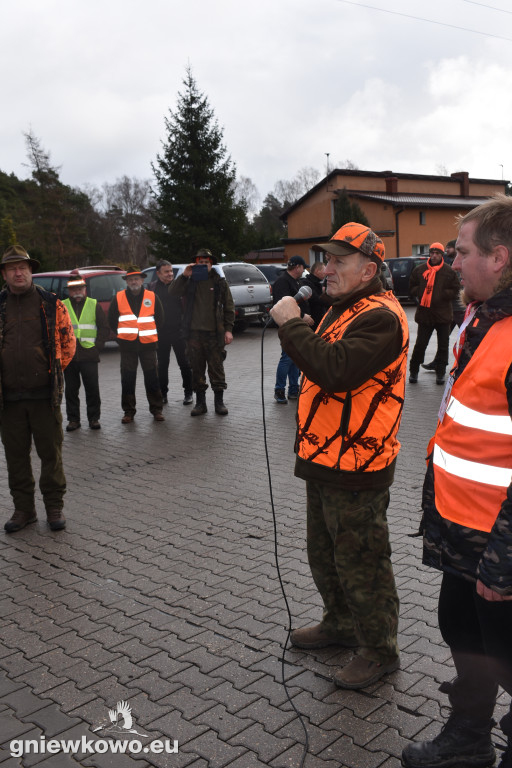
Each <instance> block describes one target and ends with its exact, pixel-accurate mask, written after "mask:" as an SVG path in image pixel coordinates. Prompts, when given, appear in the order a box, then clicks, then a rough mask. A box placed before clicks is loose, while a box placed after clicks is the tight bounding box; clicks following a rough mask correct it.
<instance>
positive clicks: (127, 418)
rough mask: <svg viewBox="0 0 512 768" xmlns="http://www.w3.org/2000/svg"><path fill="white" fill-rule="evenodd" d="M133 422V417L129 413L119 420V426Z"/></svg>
mask: <svg viewBox="0 0 512 768" xmlns="http://www.w3.org/2000/svg"><path fill="white" fill-rule="evenodd" d="M132 421H133V415H132V414H131V413H125V415H124V416H123V418H122V419H121V424H131V423H132Z"/></svg>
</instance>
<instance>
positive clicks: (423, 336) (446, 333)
mask: <svg viewBox="0 0 512 768" xmlns="http://www.w3.org/2000/svg"><path fill="white" fill-rule="evenodd" d="M434 331H436V333H437V352H436V356H435V361H436V371H439V373H444V372H445V370H446V366H447V365H448V346H449V343H450V323H436V324H435V325H426V324H425V323H418V335H417V337H416V344H415V345H414V349H413V351H412V355H411V360H410V362H409V368H410V370H411V371H413V372H415V373H417V372H418V371H419V368H420V365H421V363H423V362H424V360H425V352H426V349H427V347H428V343H429V341H430V337H431V336H432V334H433V333H434Z"/></svg>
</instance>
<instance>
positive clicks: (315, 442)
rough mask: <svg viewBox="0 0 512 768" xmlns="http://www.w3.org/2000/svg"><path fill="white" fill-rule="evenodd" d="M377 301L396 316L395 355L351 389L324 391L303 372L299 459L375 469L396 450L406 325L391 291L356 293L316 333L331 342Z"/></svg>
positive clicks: (377, 305) (340, 467)
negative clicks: (399, 335)
mask: <svg viewBox="0 0 512 768" xmlns="http://www.w3.org/2000/svg"><path fill="white" fill-rule="evenodd" d="M381 307H382V308H386V309H389V310H390V311H391V312H393V314H395V315H396V316H397V317H398V319H399V321H400V325H401V328H402V340H403V341H402V348H401V351H400V354H399V356H398V357H397V359H396V360H395V361H394V362H393V363H391V365H389V366H387V368H384V369H383V370H382V371H379V372H378V373H377V374H375V376H373V377H372V378H371V379H370V380H369V381H366V382H364V384H362V385H361V386H360V387H358V388H357V389H354V390H352V391H351V392H333V393H331V392H325V391H324V390H322V389H321V388H320V387H319V386H318V385H317V384H314V383H313V382H312V381H310V380H309V379H308V378H307V376H305V375H304V376H303V377H302V382H301V389H300V396H299V404H298V410H297V423H298V430H297V443H296V451H297V455H298V456H299V457H300V458H301V459H305V460H306V461H312V462H314V463H315V464H321V465H323V466H325V467H330V468H331V469H336V470H344V471H346V472H378V471H379V470H382V469H384V468H385V467H387V466H388V465H389V464H391V462H392V461H393V459H394V458H395V457H396V455H397V454H398V451H399V449H400V443H399V442H398V439H397V433H398V427H399V426H400V418H401V415H402V407H403V402H404V393H405V378H406V369H407V350H408V348H409V329H408V325H407V318H406V316H405V313H404V311H403V309H402V307H401V306H400V304H399V303H398V301H397V299H396V298H395V297H394V296H393V294H392V293H391V292H386V293H380V294H376V295H373V296H369V297H367V298H364V299H361V301H359V302H357V304H355V305H353V306H351V307H349V308H348V309H347V310H346V311H345V312H343V314H342V315H341V316H340V317H339V318H337V319H336V320H334V321H333V322H332V323H331V324H330V325H327V326H326V327H325V328H324V329H323V330H322V332H321V334H320V335H321V336H322V338H323V339H325V340H326V341H328V342H329V343H331V344H334V343H336V342H337V341H340V340H341V339H343V336H344V335H345V333H346V332H347V330H348V329H349V328H350V326H351V325H352V323H353V322H354V321H355V320H357V319H358V318H359V317H361V315H362V314H364V313H365V312H370V311H371V310H374V309H379V308H381Z"/></svg>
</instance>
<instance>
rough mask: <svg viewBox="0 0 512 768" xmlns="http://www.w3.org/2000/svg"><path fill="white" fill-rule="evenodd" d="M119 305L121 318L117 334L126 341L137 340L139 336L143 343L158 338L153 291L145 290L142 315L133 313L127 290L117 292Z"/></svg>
mask: <svg viewBox="0 0 512 768" xmlns="http://www.w3.org/2000/svg"><path fill="white" fill-rule="evenodd" d="M117 307H118V309H119V320H118V321H117V335H118V337H119V338H120V339H125V341H135V339H136V338H137V337H139V339H140V341H141V343H142V344H150V343H151V342H155V341H157V340H158V335H157V332H156V323H155V294H154V293H153V291H148V290H144V294H143V296H142V304H141V306H140V315H139V316H138V317H137V316H136V315H134V314H133V310H132V308H131V307H130V304H129V302H128V298H127V296H126V291H119V293H118V294H117Z"/></svg>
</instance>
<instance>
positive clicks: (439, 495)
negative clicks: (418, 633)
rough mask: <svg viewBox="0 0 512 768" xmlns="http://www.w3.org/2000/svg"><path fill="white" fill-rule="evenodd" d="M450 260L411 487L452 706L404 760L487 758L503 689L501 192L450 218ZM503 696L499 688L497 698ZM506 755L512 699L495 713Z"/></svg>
mask: <svg viewBox="0 0 512 768" xmlns="http://www.w3.org/2000/svg"><path fill="white" fill-rule="evenodd" d="M456 247H457V256H456V259H455V261H454V263H453V266H454V269H458V270H460V271H461V274H462V278H463V281H464V294H465V298H466V300H467V301H469V302H470V303H469V304H468V308H467V311H466V317H465V319H464V322H463V324H462V328H461V332H460V335H459V338H458V340H457V344H456V367H455V370H454V372H453V374H452V377H451V379H450V382H449V383H448V385H447V387H446V392H445V397H444V399H443V404H442V406H441V409H440V412H439V421H438V425H437V430H436V434H435V436H434V438H433V439H432V441H431V444H430V446H429V453H430V455H429V461H428V468H427V475H426V478H425V483H424V487H423V504H422V506H423V526H422V527H423V531H424V549H423V562H424V563H425V564H426V565H430V566H432V567H434V568H437V569H438V570H441V571H442V572H443V579H442V583H441V592H440V595H439V616H438V618H439V627H440V630H441V634H442V636H443V639H444V641H445V642H446V643H447V645H448V646H449V647H450V651H451V654H452V657H453V661H454V664H455V671H456V674H457V677H456V678H455V679H454V681H453V682H452V683H443V685H442V686H441V689H440V690H441V691H442V692H443V693H447V694H448V698H449V701H450V704H451V707H452V713H451V716H450V718H449V719H448V722H447V723H446V724H445V726H444V727H443V729H442V730H441V733H440V734H439V735H438V736H436V737H435V738H434V739H433V740H431V741H424V742H420V743H417V744H409V745H408V746H407V747H406V748H405V750H404V752H403V756H402V760H403V764H404V765H405V766H407V768H441V766H443V767H444V766H461V768H462V766H464V768H465V767H466V766H490V765H492V764H493V763H494V759H495V753H494V748H493V745H492V740H491V730H492V727H493V725H494V723H493V720H492V715H493V711H494V705H495V702H496V696H497V693H498V686H501V687H502V688H504V689H505V691H506V692H507V693H508V694H509V695H512V639H511V638H512V482H511V476H512V458H511V457H512V198H510V197H505V196H504V195H502V196H499V197H497V198H496V199H492V200H489V201H488V202H486V203H484V204H483V205H480V206H478V207H477V208H475V209H473V210H472V211H470V212H469V213H468V214H466V216H464V217H463V218H462V219H461V221H460V229H459V237H458V239H457V246H456ZM509 703H510V700H509ZM501 728H502V730H503V732H504V734H505V735H506V737H507V738H508V749H507V750H506V751H505V753H504V755H503V757H502V760H501V762H500V764H499V766H500V768H511V766H512V710H511V709H509V712H508V714H506V715H505V716H504V717H503V718H502V719H501Z"/></svg>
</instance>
